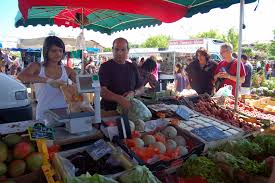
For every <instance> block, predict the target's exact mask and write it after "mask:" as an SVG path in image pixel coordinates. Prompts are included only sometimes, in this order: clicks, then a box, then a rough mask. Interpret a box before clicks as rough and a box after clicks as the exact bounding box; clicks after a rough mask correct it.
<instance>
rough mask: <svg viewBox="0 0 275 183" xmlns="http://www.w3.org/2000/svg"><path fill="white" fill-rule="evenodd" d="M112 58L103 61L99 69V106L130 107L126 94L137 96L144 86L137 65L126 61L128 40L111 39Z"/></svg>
mask: <svg viewBox="0 0 275 183" xmlns="http://www.w3.org/2000/svg"><path fill="white" fill-rule="evenodd" d="M112 52H113V59H111V60H109V61H107V62H105V63H103V64H102V65H101V67H100V69H99V79H100V85H101V96H102V100H101V106H102V108H103V109H104V110H106V111H110V110H116V107H117V104H119V105H121V106H122V107H123V108H124V109H125V110H129V109H130V108H131V103H130V101H129V99H128V98H127V96H138V95H141V94H142V93H143V92H144V88H143V85H142V82H141V79H140V76H139V73H138V69H137V67H136V66H135V65H134V64H132V63H130V62H128V61H126V59H127V58H128V53H129V44H128V41H127V40H126V39H124V38H117V39H115V40H114V41H113V47H112Z"/></svg>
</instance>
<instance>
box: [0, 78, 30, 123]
mask: <svg viewBox="0 0 275 183" xmlns="http://www.w3.org/2000/svg"><path fill="white" fill-rule="evenodd" d="M0 85H1V90H0V123H10V122H18V121H25V120H32V116H33V115H32V105H31V102H30V100H29V97H28V93H27V87H26V86H25V85H23V84H22V83H21V82H20V81H18V80H16V79H15V78H13V77H12V76H10V75H6V74H4V73H0Z"/></svg>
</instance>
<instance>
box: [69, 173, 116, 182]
mask: <svg viewBox="0 0 275 183" xmlns="http://www.w3.org/2000/svg"><path fill="white" fill-rule="evenodd" d="M65 183H118V182H117V181H116V180H114V179H111V178H107V177H104V176H102V175H99V174H94V175H93V176H91V175H90V174H89V173H87V174H85V175H81V176H78V177H67V179H66V180H65Z"/></svg>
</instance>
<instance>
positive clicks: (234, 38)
mask: <svg viewBox="0 0 275 183" xmlns="http://www.w3.org/2000/svg"><path fill="white" fill-rule="evenodd" d="M238 40H239V34H238V32H237V31H236V30H235V29H234V28H233V27H232V28H230V29H229V30H228V32H227V35H226V37H225V41H226V42H228V43H230V44H231V45H232V46H233V51H234V52H236V51H238Z"/></svg>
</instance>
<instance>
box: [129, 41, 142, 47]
mask: <svg viewBox="0 0 275 183" xmlns="http://www.w3.org/2000/svg"><path fill="white" fill-rule="evenodd" d="M139 47H140V46H139V44H135V43H131V42H129V48H139Z"/></svg>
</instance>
